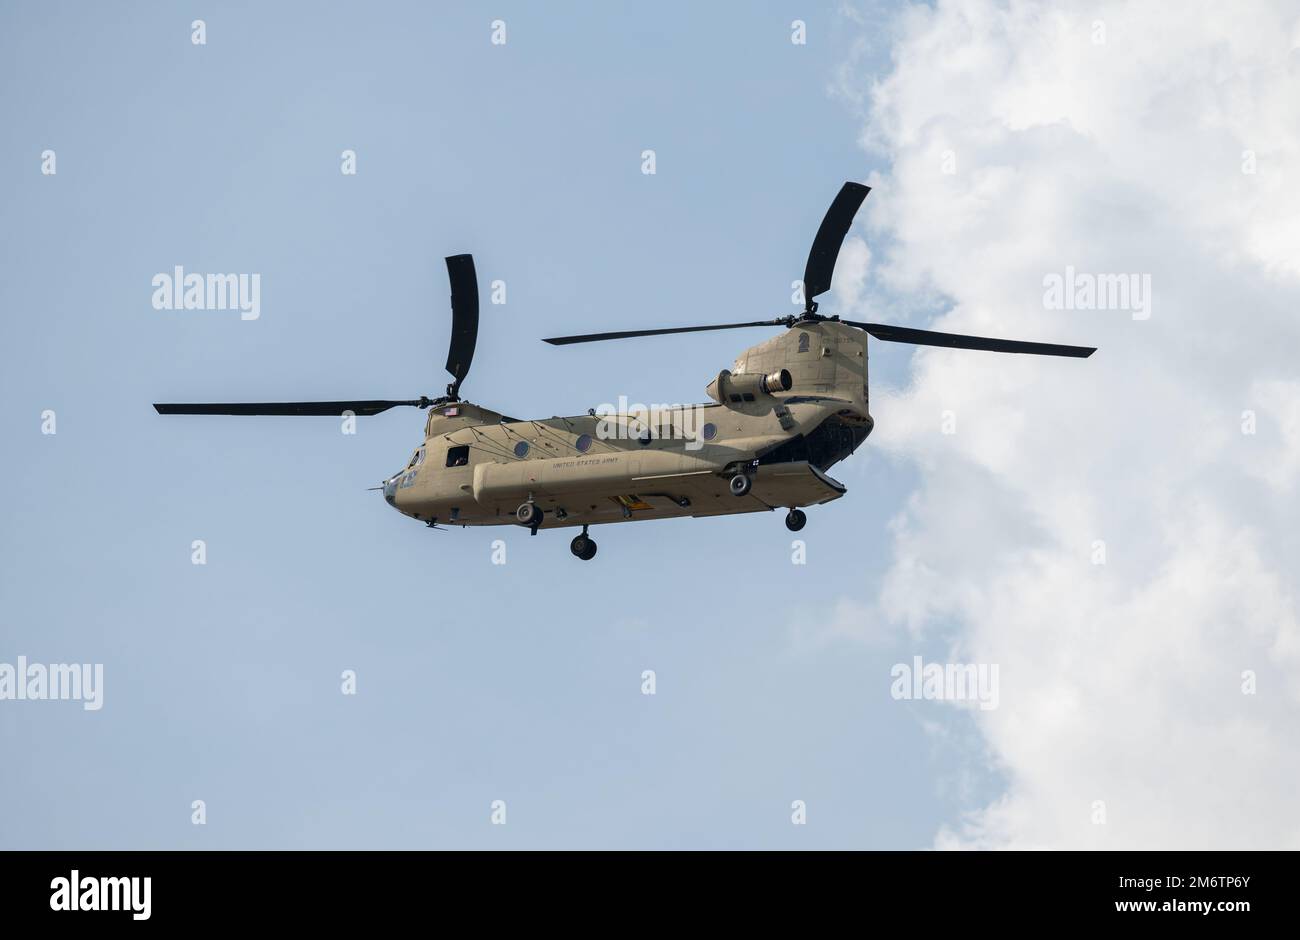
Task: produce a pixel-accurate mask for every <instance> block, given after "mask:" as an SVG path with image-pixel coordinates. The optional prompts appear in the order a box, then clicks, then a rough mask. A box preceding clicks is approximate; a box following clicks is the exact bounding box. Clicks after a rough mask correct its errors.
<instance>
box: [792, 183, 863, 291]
mask: <svg viewBox="0 0 1300 940" xmlns="http://www.w3.org/2000/svg"><path fill="white" fill-rule="evenodd" d="M869 192H871V187H870V186H863V185H862V184H861V183H845V184H844V186H843V187H841V189H840V191H839V195H837V196H836V197H835V201H834V202H832V203H831V207H830V208H829V209H827V210H826V217H825V218H823V219H822V224H821V228H819V229H817V237H816V238H814V239H813V243H812V249H811V250H810V251H809V252H808V264H807V265H805V266H804V271H803V295H804V297H805V298H806V300H807V303H808V305H809V306H808V309H809V310H811V309H812V299H813V298H814V297H816V296H817V295H818V294H824V293H826V292H827V291H828V290H830V289H831V276H832V275H833V274H834V273H835V259H836V258H838V257H839V256H840V246H841V245H843V244H844V236H845V235H847V234H848V233H849V226H850V225H852V224H853V217H854V216H855V215H857V213H858V208H859V207H860V206H861V205H862V200H864V199H866V198H867V193H869Z"/></svg>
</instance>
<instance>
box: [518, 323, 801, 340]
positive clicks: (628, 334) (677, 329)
mask: <svg viewBox="0 0 1300 940" xmlns="http://www.w3.org/2000/svg"><path fill="white" fill-rule="evenodd" d="M790 322H791V321H790V319H789V318H786V317H782V318H780V319H776V320H753V321H751V322H749V323H719V324H717V325H715V326H670V327H668V328H666V329H662V330H617V331H615V332H613V333H582V334H580V335H578V336H552V337H551V338H550V339H544V340H542V342H543V343H550V344H551V345H552V346H569V345H571V344H573V343H598V342H600V341H602V340H607V339H631V338H632V337H635V336H664V335H667V334H669V333H704V332H706V331H708V330H738V329H741V328H743V327H747V326H789V325H790Z"/></svg>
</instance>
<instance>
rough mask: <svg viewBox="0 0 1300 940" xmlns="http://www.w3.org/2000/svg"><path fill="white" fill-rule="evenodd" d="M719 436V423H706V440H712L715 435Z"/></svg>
mask: <svg viewBox="0 0 1300 940" xmlns="http://www.w3.org/2000/svg"><path fill="white" fill-rule="evenodd" d="M717 436H718V428H717V425H714V424H706V425H705V426H704V439H705V440H706V441H711V440H713V439H714V438H715V437H717Z"/></svg>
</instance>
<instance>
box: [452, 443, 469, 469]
mask: <svg viewBox="0 0 1300 940" xmlns="http://www.w3.org/2000/svg"><path fill="white" fill-rule="evenodd" d="M467 463H469V445H468V444H462V445H460V446H459V447H448V448H447V466H449V467H463V466H465V465H466V464H467Z"/></svg>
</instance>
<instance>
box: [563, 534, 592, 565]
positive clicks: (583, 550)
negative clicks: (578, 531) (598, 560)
mask: <svg viewBox="0 0 1300 940" xmlns="http://www.w3.org/2000/svg"><path fill="white" fill-rule="evenodd" d="M569 551H571V552H573V555H574V557H575V558H581V559H582V560H583V561H591V560H592V559H593V558H595V557H596V540H595V539H593V538H591V537H590V536H588V535H577V536H574V538H573V541H572V542H570V543H569Z"/></svg>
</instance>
